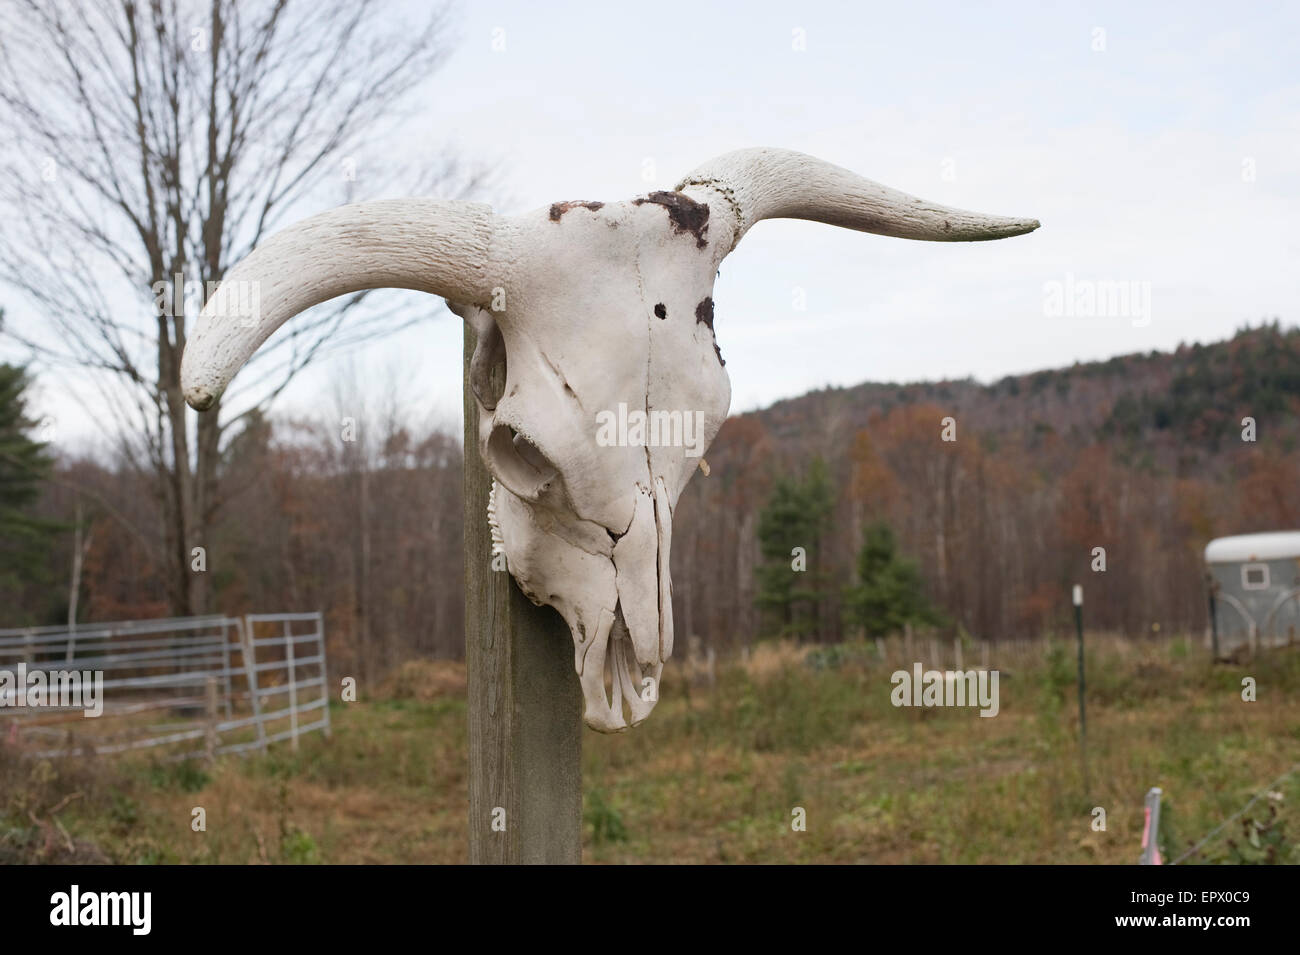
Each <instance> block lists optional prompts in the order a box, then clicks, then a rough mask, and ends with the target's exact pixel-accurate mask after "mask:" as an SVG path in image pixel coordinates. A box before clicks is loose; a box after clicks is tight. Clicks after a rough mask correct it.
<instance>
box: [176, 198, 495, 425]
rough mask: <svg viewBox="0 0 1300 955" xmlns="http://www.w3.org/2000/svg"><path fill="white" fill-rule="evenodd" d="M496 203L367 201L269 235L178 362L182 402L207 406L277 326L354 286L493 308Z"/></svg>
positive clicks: (217, 298) (209, 308) (219, 296)
mask: <svg viewBox="0 0 1300 955" xmlns="http://www.w3.org/2000/svg"><path fill="white" fill-rule="evenodd" d="M492 218H493V217H492V210H491V208H490V207H488V206H486V205H483V204H481V203H473V202H459V201H451V200H441V199H401V200H384V201H379V202H362V203H356V204H354V205H350V206H342V207H340V208H338V209H333V210H331V211H329V212H323V213H321V214H320V215H316V216H312V217H311V218H309V219H306V220H304V221H302V222H299V223H298V224H297V225H293V226H290V227H289V228H287V229H284V230H283V231H281V232H278V233H276V234H275V235H273V236H272V237H271V238H269V239H267V240H266V241H265V242H263V243H262V244H261V245H259V246H258V247H257V248H256V249H254V250H253V251H252V252H251V253H249V255H248V256H247V257H246V258H244V259H243V261H241V262H240V263H239V264H238V265H236V266H235V267H234V268H233V269H231V270H230V272H228V273H227V274H226V277H225V279H224V280H222V282H221V285H220V286H219V287H218V288H217V290H216V291H215V292H214V293H213V294H212V296H211V298H209V299H208V301H207V303H206V304H205V305H204V306H203V311H202V313H201V314H200V315H199V319H198V324H197V327H196V328H195V330H194V334H193V335H192V336H191V337H190V339H189V341H188V342H187V343H186V346H185V354H184V355H183V357H182V359H181V388H182V390H183V391H184V392H185V400H186V401H187V402H189V404H190V405H191V406H192V407H194V408H196V409H198V410H199V411H203V410H205V409H206V408H210V407H211V406H212V404H213V403H214V402H215V401H216V400H217V398H218V397H219V396H220V395H221V392H222V391H224V390H225V388H226V386H227V385H228V384H230V379H231V378H233V377H234V376H235V373H236V372H237V371H239V369H240V368H242V367H243V365H244V363H245V362H246V361H248V359H249V358H250V357H251V356H252V354H253V352H255V351H256V350H257V349H258V347H259V346H260V345H261V344H262V343H263V342H264V341H266V339H267V338H269V337H270V335H271V333H272V332H274V331H275V330H276V329H277V328H279V327H280V326H281V325H283V324H284V323H285V322H286V321H288V320H289V319H290V318H292V317H293V316H294V315H297V314H298V313H299V312H301V311H303V310H304V309H307V308H310V307H311V306H313V305H316V304H317V303H319V302H323V301H325V300H326V299H331V298H334V297H335V296H338V295H346V294H348V293H349V292H359V291H362V290H364V289H374V288H408V289H416V290H418V291H421V292H431V293H432V294H434V295H441V296H443V297H445V298H449V299H453V300H455V301H457V302H467V303H473V304H481V305H484V306H486V305H488V304H489V302H490V299H491V283H490V282H489V280H488V273H489V271H490V269H489V264H488V255H489V251H490V246H491V240H492V233H493V224H492Z"/></svg>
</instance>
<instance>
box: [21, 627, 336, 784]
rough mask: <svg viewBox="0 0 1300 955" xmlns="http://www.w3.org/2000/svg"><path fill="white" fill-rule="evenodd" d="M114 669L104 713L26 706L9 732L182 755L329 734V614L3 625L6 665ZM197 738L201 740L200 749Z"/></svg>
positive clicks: (42, 743)
mask: <svg viewBox="0 0 1300 955" xmlns="http://www.w3.org/2000/svg"><path fill="white" fill-rule="evenodd" d="M20 663H21V664H24V665H25V669H26V671H27V672H28V673H31V672H33V671H38V670H40V671H45V672H46V673H47V674H48V673H50V672H52V671H54V672H56V671H68V670H79V671H91V672H95V673H99V674H102V678H103V697H102V702H103V715H102V716H100V717H99V718H86V717H85V715H84V714H83V712H82V710H81V709H80V708H59V707H54V706H48V705H47V706H39V707H15V706H13V701H12V700H5V701H0V703H3V704H4V705H3V706H0V720H4V721H5V722H6V723H8V726H7V728H6V732H5V733H4V735H3V736H2V737H0V740H3V741H4V742H5V743H6V744H7V745H10V746H17V747H19V748H21V749H22V750H23V751H24V752H28V753H30V754H32V755H37V756H64V755H69V754H73V753H83V752H91V751H93V752H95V753H98V754H112V753H122V752H127V751H130V750H138V749H147V748H153V747H163V748H165V749H167V750H168V755H169V756H170V757H171V758H176V759H185V758H192V757H195V756H208V757H212V756H215V755H217V754H219V753H240V752H247V751H250V750H255V749H263V750H264V749H265V748H266V747H267V746H268V745H269V744H271V743H276V742H280V741H282V740H290V741H291V742H292V745H293V746H294V748H295V749H296V748H297V746H298V739H299V737H300V736H301V735H302V734H304V733H310V732H314V731H316V730H320V731H322V732H323V733H324V734H325V735H327V736H328V735H329V731H330V721H329V693H328V690H327V685H326V665H325V628H324V623H323V620H322V618H321V615H320V613H279V614H248V615H246V616H244V617H242V618H240V617H223V616H206V617H182V618H171V619H165V620H143V621H124V622H120V623H102V624H85V625H81V626H78V627H77V628H76V629H75V630H69V629H68V628H66V627H24V628H17V629H0V670H7V671H9V672H10V673H14V672H15V671H16V670H17V668H18V665H19V664H20ZM196 744H197V746H196Z"/></svg>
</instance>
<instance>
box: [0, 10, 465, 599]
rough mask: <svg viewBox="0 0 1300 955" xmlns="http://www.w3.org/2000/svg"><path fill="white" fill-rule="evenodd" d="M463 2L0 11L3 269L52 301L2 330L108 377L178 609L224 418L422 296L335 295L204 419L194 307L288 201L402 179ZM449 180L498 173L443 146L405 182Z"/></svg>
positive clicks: (205, 525)
mask: <svg viewBox="0 0 1300 955" xmlns="http://www.w3.org/2000/svg"><path fill="white" fill-rule="evenodd" d="M446 14H447V12H446V9H445V8H442V7H439V8H438V9H437V10H435V11H434V12H433V13H432V14H431V15H430V17H429V19H428V21H427V22H424V23H422V24H420V25H418V27H417V28H412V26H411V25H410V24H407V23H402V22H400V19H398V18H395V17H394V16H393V15H392V13H391V11H387V10H384V9H381V7H380V4H379V3H377V2H376V0H311V2H308V0H302V2H298V0H238V2H235V0H206V2H204V0H138V2H137V0H115V2H113V0H99V2H95V3H84V4H82V3H72V2H66V0H10V2H9V3H7V4H6V5H5V7H4V10H3V12H0V125H2V126H3V128H4V129H5V130H6V133H7V134H8V133H9V132H10V131H12V134H13V138H12V140H11V142H10V143H9V148H8V149H7V150H5V152H4V154H3V158H2V160H0V209H3V215H4V216H5V221H6V228H5V230H4V233H3V235H2V236H0V280H3V281H6V282H8V283H9V284H10V285H11V286H13V287H14V288H15V289H17V290H19V291H20V292H22V293H25V295H26V296H27V297H28V298H29V300H30V303H31V304H32V305H33V306H34V307H35V309H36V310H37V312H38V314H39V321H36V322H29V323H28V324H27V326H13V323H12V322H11V323H10V326H11V327H8V328H5V329H3V331H4V332H5V334H6V335H7V336H8V337H10V338H11V339H13V340H15V341H17V342H19V343H21V344H22V345H23V346H25V347H26V348H28V349H30V350H31V352H32V353H33V354H34V355H35V356H36V357H37V358H38V359H39V360H41V361H43V362H45V363H47V364H49V365H54V366H64V367H75V368H80V369H85V370H87V371H88V372H89V374H88V375H82V376H79V377H80V378H82V379H83V380H85V381H89V382H93V384H94V387H95V389H96V391H97V393H98V394H99V395H101V396H102V401H101V402H100V405H101V407H99V408H97V409H94V410H95V411H97V412H98V413H99V414H102V415H107V416H108V417H109V419H110V420H111V422H112V428H111V429H110V430H111V431H112V433H113V434H114V436H115V438H116V440H118V441H119V442H120V443H121V446H122V450H123V451H124V452H125V456H126V458H127V460H128V461H129V462H131V464H132V466H134V467H136V468H138V469H139V470H140V471H141V472H142V473H144V474H146V475H148V476H149V477H150V478H151V481H152V484H153V486H154V487H155V489H156V494H157V507H158V510H159V515H160V524H161V527H162V528H163V532H162V534H161V535H160V536H161V545H160V546H159V544H158V543H157V542H155V543H154V544H153V546H154V548H155V552H154V554H153V557H154V559H155V560H157V561H158V563H159V565H160V566H162V567H163V568H164V578H165V579H166V580H167V581H168V589H169V599H170V602H171V604H172V607H173V610H174V612H176V613H178V614H188V613H200V612H203V611H204V610H205V609H206V605H207V602H208V596H209V595H208V593H207V588H206V586H205V584H204V580H205V576H206V575H204V574H195V573H192V572H191V560H192V557H191V554H192V549H193V548H196V547H206V545H207V542H208V529H209V527H210V526H211V524H212V522H213V519H214V516H215V514H216V513H217V511H218V510H219V509H220V508H221V507H222V505H223V503H224V501H225V499H226V497H225V495H224V494H223V488H222V482H221V466H220V452H221V448H222V445H223V435H224V434H225V433H227V429H229V428H230V426H231V425H232V424H233V423H234V422H235V421H237V420H238V419H239V418H240V417H242V416H243V415H245V414H250V413H253V412H257V413H261V412H263V411H264V410H265V408H266V407H267V405H268V404H269V403H270V402H271V401H272V400H273V399H274V398H275V397H276V396H277V395H278V394H280V392H281V391H282V390H283V389H284V387H285V386H286V385H287V384H288V382H289V381H290V380H291V379H292V378H293V377H294V375H296V374H297V373H298V372H299V371H301V370H302V368H304V367H305V366H306V365H307V364H308V363H309V362H311V361H312V360H313V359H314V358H316V357H318V356H320V355H321V354H322V353H324V352H325V351H326V350H327V349H330V348H338V347H340V346H346V345H349V344H355V343H357V342H359V341H362V340H373V338H374V337H375V336H377V335H379V334H383V333H385V332H388V331H392V330H395V329H396V328H397V327H400V326H402V325H404V324H407V323H409V322H411V321H413V320H415V319H416V317H417V315H418V314H420V313H416V312H412V311H411V310H409V309H397V310H383V309H379V308H376V307H374V306H375V303H374V302H370V303H368V304H366V305H365V306H361V305H360V303H361V301H362V299H363V296H360V295H358V296H353V297H350V298H347V299H344V300H342V301H341V302H338V303H334V304H332V305H326V306H322V307H320V308H319V309H317V310H316V311H315V312H314V314H313V316H312V317H310V318H309V319H308V320H307V321H305V322H300V323H295V324H294V327H293V328H292V329H291V330H290V329H286V331H285V333H284V334H282V335H281V336H279V337H278V338H277V340H276V342H275V343H274V344H273V346H272V347H270V348H268V349H263V350H262V352H260V353H259V355H258V357H257V359H256V364H255V366H254V368H253V370H252V371H245V373H244V374H243V375H242V376H241V381H240V382H239V383H238V385H237V386H236V387H235V388H234V389H232V391H231V392H230V393H229V394H228V395H227V396H226V399H225V400H226V404H227V413H226V414H224V415H222V414H212V413H209V414H205V415H203V416H200V417H197V420H196V419H195V417H194V416H192V415H191V414H189V413H188V412H187V409H186V406H185V402H184V400H183V398H182V395H181V388H180V363H181V354H182V352H183V350H184V348H185V340H186V318H187V315H188V314H189V313H190V312H195V313H197V309H198V307H199V306H200V305H201V301H199V300H198V299H200V298H201V295H202V290H210V289H211V287H212V285H213V284H214V283H215V282H216V281H217V280H219V279H221V277H222V276H223V274H224V273H225V271H226V269H227V268H228V267H229V266H230V265H231V264H233V263H234V262H236V261H238V260H239V259H240V258H241V257H242V256H243V255H245V254H246V253H247V252H248V251H249V249H251V248H252V247H253V246H254V245H255V244H257V242H258V241H259V240H260V239H261V238H263V237H264V236H266V235H267V234H268V232H269V231H270V230H272V229H273V228H275V227H276V226H277V225H279V224H283V223H284V220H285V217H286V216H287V215H289V214H291V213H295V212H296V214H295V215H294V217H295V218H296V217H298V216H301V215H305V214H307V213H308V212H310V211H315V208H314V207H315V206H318V205H326V204H331V203H333V202H336V201H339V199H342V198H352V193H353V191H354V189H356V188H357V187H358V186H361V185H363V184H364V188H365V192H366V193H368V194H373V193H375V192H376V191H378V190H379V189H380V188H382V186H384V185H387V184H389V183H391V182H392V181H393V170H392V169H385V170H384V171H383V172H380V173H376V172H375V171H374V170H375V169H376V168H381V169H382V168H383V167H384V165H385V164H384V163H382V162H374V161H370V160H368V159H367V158H366V156H365V155H364V152H365V149H366V148H367V146H368V144H370V143H373V142H375V141H376V140H377V139H379V134H380V133H382V131H383V128H384V124H386V123H389V122H391V121H393V120H394V119H396V118H398V117H399V116H400V115H401V108H402V106H403V104H404V103H405V102H407V100H408V99H409V94H411V93H412V92H413V90H414V88H415V87H416V85H417V84H419V83H420V82H421V81H423V80H424V79H425V78H426V77H427V76H428V75H429V74H430V73H431V72H432V71H433V70H434V69H435V68H436V67H437V66H438V65H440V63H441V61H442V60H443V59H444V58H445V55H446V34H447V25H448V18H447V15H446ZM2 148H3V147H0V149H2ZM363 173H364V174H363ZM435 184H436V185H438V186H439V191H440V193H441V194H442V195H449V194H450V195H463V194H464V193H465V192H467V191H469V190H471V189H473V188H475V187H476V186H477V185H478V184H479V177H478V176H477V175H474V174H467V173H465V172H463V171H462V170H461V169H460V167H459V166H458V164H457V163H456V161H455V160H454V159H453V158H449V157H448V156H445V155H444V156H440V157H435V158H434V160H433V161H431V162H428V163H426V164H425V166H424V170H423V174H422V181H420V182H412V183H410V184H409V186H408V189H407V191H408V192H410V191H426V190H430V189H431V188H432V187H433V186H434V185H435ZM330 186H333V190H331V189H330V188H329V187H330ZM331 192H334V193H339V195H333V194H331V195H328V196H327V195H326V193H331ZM196 290H198V291H196ZM187 293H188V294H187ZM350 313H355V314H353V315H351V317H349V316H350ZM423 314H426V315H427V309H426V310H425V312H424V313H423ZM345 318H346V319H347V321H346V322H345ZM232 411H237V412H238V414H233V413H231V412H232Z"/></svg>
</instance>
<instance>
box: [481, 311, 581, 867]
mask: <svg viewBox="0 0 1300 955" xmlns="http://www.w3.org/2000/svg"><path fill="white" fill-rule="evenodd" d="M474 342H475V334H474V330H473V329H472V328H470V326H469V325H468V324H466V326H465V491H464V499H465V664H466V668H467V670H468V679H469V858H470V862H472V863H488V864H505V863H571V864H576V863H579V862H581V861H582V766H581V755H582V705H581V701H582V690H581V688H580V686H579V684H578V676H577V673H576V672H575V671H574V667H573V638H572V636H571V635H570V633H569V628H568V625H567V624H565V622H564V619H563V618H562V617H561V616H560V615H559V614H558V613H556V612H555V611H554V610H552V609H551V608H549V607H538V606H535V605H534V604H533V603H532V602H531V601H530V600H528V598H527V597H525V596H524V595H523V593H522V592H521V591H520V590H519V588H518V586H516V585H515V582H514V580H513V579H512V578H511V576H510V574H508V573H506V572H505V571H504V570H502V571H494V570H493V569H492V539H491V535H490V533H489V532H488V525H487V505H488V493H489V491H490V490H491V487H492V478H491V477H490V476H489V474H488V472H487V468H486V467H484V465H483V460H482V458H481V457H480V456H479V454H478V451H477V447H478V405H477V404H476V403H475V401H474V395H473V392H472V391H471V390H470V386H469V362H470V357H471V356H472V355H473V354H474Z"/></svg>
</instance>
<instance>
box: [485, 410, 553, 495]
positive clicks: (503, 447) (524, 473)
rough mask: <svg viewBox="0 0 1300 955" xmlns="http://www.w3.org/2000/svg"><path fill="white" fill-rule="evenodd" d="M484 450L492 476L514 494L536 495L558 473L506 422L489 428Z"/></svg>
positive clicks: (544, 456) (535, 447) (536, 449)
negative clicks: (490, 432) (489, 432)
mask: <svg viewBox="0 0 1300 955" xmlns="http://www.w3.org/2000/svg"><path fill="white" fill-rule="evenodd" d="M486 452H487V453H486V457H487V459H488V460H487V464H488V469H489V470H490V471H491V472H492V476H493V477H495V478H496V479H497V480H498V481H500V482H501V483H502V484H504V485H505V486H506V489H507V490H508V491H510V492H511V493H513V494H515V495H516V496H518V497H522V498H527V499H532V498H536V497H537V495H538V494H540V493H541V492H542V491H543V490H544V489H545V488H546V486H547V485H548V484H549V483H550V482H551V480H552V479H553V478H554V477H555V476H556V475H557V474H558V473H559V471H558V469H557V468H556V467H555V465H553V464H552V463H551V462H550V460H549V459H547V457H546V455H544V454H543V453H542V452H541V451H540V450H538V448H537V446H536V445H534V444H533V443H532V442H531V441H529V440H528V439H527V438H525V437H524V436H523V435H522V434H520V433H519V432H517V431H516V430H515V429H514V428H512V427H510V426H509V425H508V424H499V425H497V426H496V427H495V428H493V429H492V434H491V435H490V436H489V437H488V443H487V448H486Z"/></svg>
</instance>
